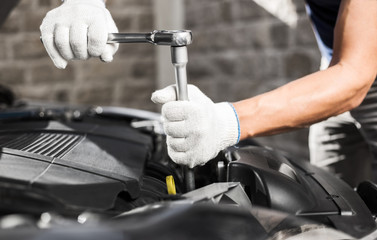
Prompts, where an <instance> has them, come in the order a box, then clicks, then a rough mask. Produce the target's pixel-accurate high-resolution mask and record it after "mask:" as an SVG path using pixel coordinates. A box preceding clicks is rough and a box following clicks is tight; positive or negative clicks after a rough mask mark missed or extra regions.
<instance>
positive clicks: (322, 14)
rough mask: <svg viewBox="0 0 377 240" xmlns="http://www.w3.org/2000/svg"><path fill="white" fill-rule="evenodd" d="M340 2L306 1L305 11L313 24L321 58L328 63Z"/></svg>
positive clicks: (329, 0) (339, 0)
mask: <svg viewBox="0 0 377 240" xmlns="http://www.w3.org/2000/svg"><path fill="white" fill-rule="evenodd" d="M340 2H341V0H306V10H307V12H308V15H309V17H310V19H311V21H312V23H313V28H314V33H315V36H316V39H317V43H318V46H319V50H320V51H321V54H322V57H325V58H326V59H327V60H328V61H329V62H330V61H331V58H332V53H333V50H332V49H333V42H334V28H335V23H336V19H337V17H338V12H339V6H340Z"/></svg>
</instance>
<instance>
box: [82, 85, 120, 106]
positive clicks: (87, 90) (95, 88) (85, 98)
mask: <svg viewBox="0 0 377 240" xmlns="http://www.w3.org/2000/svg"><path fill="white" fill-rule="evenodd" d="M113 91H114V89H113V86H112V85H110V84H106V82H105V83H93V82H92V83H91V84H85V85H82V86H79V87H78V89H77V95H76V101H77V102H78V103H82V104H90V105H110V104H111V103H112V101H113Z"/></svg>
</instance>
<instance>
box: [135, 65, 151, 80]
mask: <svg viewBox="0 0 377 240" xmlns="http://www.w3.org/2000/svg"><path fill="white" fill-rule="evenodd" d="M155 76H156V67H155V64H154V62H153V61H137V62H135V63H134V64H133V65H132V77H133V78H136V79H140V78H144V79H145V78H147V79H155Z"/></svg>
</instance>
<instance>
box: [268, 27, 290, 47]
mask: <svg viewBox="0 0 377 240" xmlns="http://www.w3.org/2000/svg"><path fill="white" fill-rule="evenodd" d="M289 29H290V28H289V27H288V26H287V25H286V24H284V23H278V24H273V25H272V26H271V27H270V39H271V41H272V45H273V46H274V47H276V48H286V47H288V45H289V33H290V31H289Z"/></svg>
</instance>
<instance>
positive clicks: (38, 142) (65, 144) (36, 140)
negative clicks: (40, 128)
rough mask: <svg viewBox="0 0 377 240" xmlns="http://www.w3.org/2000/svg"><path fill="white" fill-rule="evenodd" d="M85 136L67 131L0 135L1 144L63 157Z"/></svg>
mask: <svg viewBox="0 0 377 240" xmlns="http://www.w3.org/2000/svg"><path fill="white" fill-rule="evenodd" d="M83 138H84V136H82V135H77V134H66V133H25V134H7V135H3V136H1V137H0V146H1V147H5V148H11V149H16V150H21V151H24V152H29V153H35V154H40V155H44V156H48V157H56V158H61V157H63V156H64V155H65V154H66V153H67V152H68V151H69V150H71V149H72V148H74V147H75V146H76V145H77V144H78V143H79V142H80V141H81V140H82V139H83Z"/></svg>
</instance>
